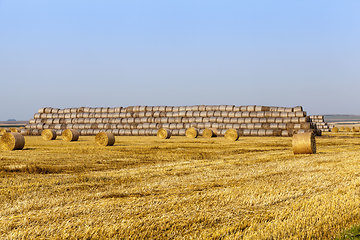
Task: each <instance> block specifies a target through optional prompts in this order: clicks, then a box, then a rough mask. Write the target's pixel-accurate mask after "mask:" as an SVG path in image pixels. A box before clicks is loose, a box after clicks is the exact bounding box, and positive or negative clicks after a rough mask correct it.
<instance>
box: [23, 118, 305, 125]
mask: <svg viewBox="0 0 360 240" xmlns="http://www.w3.org/2000/svg"><path fill="white" fill-rule="evenodd" d="M194 122H195V123H239V124H240V123H307V122H309V119H308V118H307V117H284V118H280V117H279V118H272V117H269V118H256V117H253V118H238V117H193V118H186V117H161V118H160V117H159V118H153V117H142V118H133V117H130V118H53V119H50V118H43V119H39V118H35V119H31V120H30V121H29V124H30V125H31V124H92V123H109V124H127V123H130V124H133V123H135V124H138V123H194Z"/></svg>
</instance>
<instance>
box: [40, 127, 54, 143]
mask: <svg viewBox="0 0 360 240" xmlns="http://www.w3.org/2000/svg"><path fill="white" fill-rule="evenodd" d="M56 136H57V135H56V131H55V130H54V129H45V130H43V131H42V132H41V137H42V138H43V139H44V140H46V141H50V140H55V139H56Z"/></svg>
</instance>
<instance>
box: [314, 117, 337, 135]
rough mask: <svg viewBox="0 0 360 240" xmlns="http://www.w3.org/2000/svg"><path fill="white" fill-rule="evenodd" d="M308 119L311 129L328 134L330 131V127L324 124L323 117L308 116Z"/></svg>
mask: <svg viewBox="0 0 360 240" xmlns="http://www.w3.org/2000/svg"><path fill="white" fill-rule="evenodd" d="M309 118H310V122H311V125H312V126H311V127H312V128H314V129H316V130H318V131H321V132H330V131H331V129H332V128H331V127H330V126H329V125H328V123H327V122H325V120H324V116H322V115H311V116H309Z"/></svg>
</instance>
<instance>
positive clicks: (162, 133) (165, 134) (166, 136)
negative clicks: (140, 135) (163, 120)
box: [157, 128, 171, 139]
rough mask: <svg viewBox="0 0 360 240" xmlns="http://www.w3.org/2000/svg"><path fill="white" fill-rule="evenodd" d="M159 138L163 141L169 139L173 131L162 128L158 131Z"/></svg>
mask: <svg viewBox="0 0 360 240" xmlns="http://www.w3.org/2000/svg"><path fill="white" fill-rule="evenodd" d="M157 136H158V137H159V138H161V139H169V138H170V137H171V131H170V130H168V129H166V128H160V129H159V130H158V131H157Z"/></svg>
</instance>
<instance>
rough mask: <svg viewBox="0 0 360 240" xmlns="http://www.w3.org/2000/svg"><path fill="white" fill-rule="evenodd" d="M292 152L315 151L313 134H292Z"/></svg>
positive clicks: (310, 152) (309, 152)
mask: <svg viewBox="0 0 360 240" xmlns="http://www.w3.org/2000/svg"><path fill="white" fill-rule="evenodd" d="M292 148H293V152H294V154H313V153H316V141H315V135H314V133H312V132H307V133H298V134H294V136H293V138H292Z"/></svg>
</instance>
